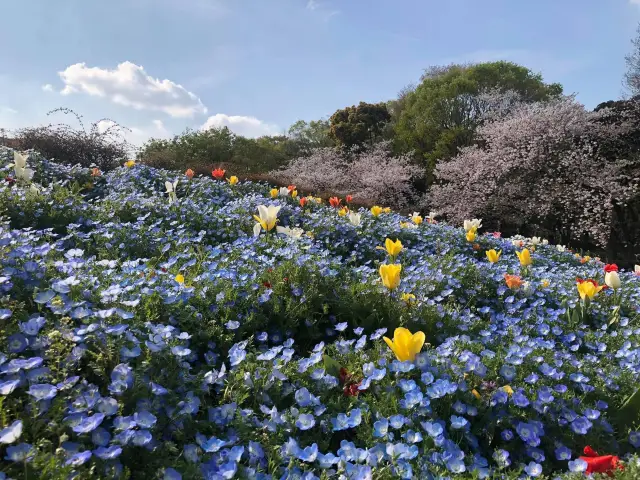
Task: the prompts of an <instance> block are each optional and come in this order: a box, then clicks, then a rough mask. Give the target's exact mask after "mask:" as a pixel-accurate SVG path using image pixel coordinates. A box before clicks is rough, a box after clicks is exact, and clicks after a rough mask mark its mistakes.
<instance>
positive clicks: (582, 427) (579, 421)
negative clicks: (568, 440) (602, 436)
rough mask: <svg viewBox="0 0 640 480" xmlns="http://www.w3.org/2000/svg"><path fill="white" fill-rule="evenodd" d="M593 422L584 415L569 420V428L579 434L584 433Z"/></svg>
mask: <svg viewBox="0 0 640 480" xmlns="http://www.w3.org/2000/svg"><path fill="white" fill-rule="evenodd" d="M592 426H593V424H592V423H591V422H590V421H589V420H588V419H587V418H586V417H578V418H576V419H575V420H574V421H573V422H571V430H573V431H574V432H575V433H577V434H579V435H586V433H587V432H588V431H589V429H590V428H591V427H592Z"/></svg>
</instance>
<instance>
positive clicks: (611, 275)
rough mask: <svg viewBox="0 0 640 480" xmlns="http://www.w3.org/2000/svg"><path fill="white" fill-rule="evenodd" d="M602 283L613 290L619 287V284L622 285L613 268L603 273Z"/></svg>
mask: <svg viewBox="0 0 640 480" xmlns="http://www.w3.org/2000/svg"><path fill="white" fill-rule="evenodd" d="M604 283H606V284H607V286H608V287H611V288H613V289H614V290H616V289H618V288H620V286H621V285H622V283H621V282H620V276H619V275H618V272H616V271H615V270H613V271H610V272H607V273H605V274H604Z"/></svg>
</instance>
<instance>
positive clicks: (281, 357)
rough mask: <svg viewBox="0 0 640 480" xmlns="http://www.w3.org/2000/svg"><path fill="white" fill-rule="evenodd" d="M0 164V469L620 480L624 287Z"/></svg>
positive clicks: (402, 235) (626, 440)
mask: <svg viewBox="0 0 640 480" xmlns="http://www.w3.org/2000/svg"><path fill="white" fill-rule="evenodd" d="M12 163H14V157H13V152H12V151H9V150H3V151H0V214H1V215H2V216H3V225H2V226H1V227H0V262H1V264H0V321H1V322H2V324H1V325H2V329H1V330H0V352H2V353H1V354H0V403H1V406H2V409H1V415H0V447H1V450H0V453H1V454H2V460H1V463H2V465H1V467H0V470H2V471H3V472H5V474H6V476H5V477H2V475H1V474H0V478H60V479H63V478H64V479H66V478H70V477H72V478H133V479H137V478H166V479H177V478H185V479H187V478H206V479H223V478H260V479H267V478H274V479H276V478H284V479H294V478H303V479H313V478H333V477H335V478H345V479H347V478H348V479H366V478H434V479H435V478H453V477H456V478H458V477H459V478H469V479H471V478H494V477H495V478H513V479H515V478H527V477H539V478H542V477H543V476H544V475H548V476H550V477H554V476H560V475H562V476H563V478H565V477H566V478H574V477H575V478H580V477H582V476H583V475H584V473H582V472H597V471H603V472H611V473H612V474H615V475H617V476H620V478H637V475H638V474H639V470H638V467H637V465H636V459H635V458H636V457H635V456H634V452H635V451H636V448H637V447H639V446H640V434H639V433H638V432H636V430H635V428H636V425H637V423H638V406H637V404H640V400H638V399H637V398H636V397H634V396H633V394H634V392H635V391H636V389H637V387H638V374H639V372H640V348H638V339H639V336H640V307H639V304H640V277H639V276H637V275H636V274H635V273H634V272H623V271H617V270H616V268H615V267H614V266H611V265H608V266H605V265H604V264H603V263H602V262H600V261H599V260H597V259H591V258H589V257H587V256H581V255H578V254H574V253H571V252H568V251H565V250H564V249H563V248H562V247H557V246H553V245H547V244H545V242H543V241H541V240H540V239H535V238H534V239H520V238H516V239H502V238H500V236H499V235H498V234H485V233H483V232H482V227H481V222H479V221H469V222H465V225H464V228H460V227H454V226H449V225H444V224H439V223H437V221H436V220H434V216H433V215H431V216H430V217H429V218H428V219H427V218H424V219H423V218H422V217H421V216H420V215H418V214H414V215H412V216H411V217H402V216H400V215H397V214H395V213H393V212H390V211H388V210H385V209H384V208H376V207H374V208H373V209H371V210H365V209H360V210H359V211H355V209H349V202H347V200H346V199H335V200H333V199H332V201H331V203H330V204H324V203H319V202H318V201H317V199H315V198H314V197H309V196H307V197H302V196H301V193H298V192H297V191H296V189H295V187H294V186H291V188H282V189H279V190H277V189H276V190H274V191H271V189H270V187H269V186H268V185H266V184H262V183H250V182H238V181H237V178H236V179H235V180H234V179H232V177H231V176H230V175H229V176H227V174H226V172H224V171H221V170H216V171H214V172H213V175H214V177H216V178H211V177H210V178H204V177H198V176H194V175H193V172H190V173H189V174H188V175H183V176H180V175H178V176H176V174H175V173H173V172H168V171H164V170H156V169H153V168H150V167H145V166H141V165H136V164H135V162H127V164H126V166H123V167H121V168H119V169H116V170H114V171H112V172H110V173H109V174H104V175H103V174H102V173H101V172H100V171H99V170H97V169H93V170H91V169H83V168H78V167H75V168H69V167H64V166H61V165H56V164H55V163H52V162H46V161H39V160H37V159H36V158H35V157H34V156H31V157H29V158H28V161H27V162H26V164H23V163H21V161H19V162H16V163H17V166H13V165H12ZM17 169H22V170H25V169H30V171H29V172H27V171H26V170H25V171H20V170H17ZM31 171H32V172H33V173H31ZM25 172H26V173H25ZM16 173H18V174H19V175H16ZM178 177H179V178H178ZM227 178H229V179H232V180H231V181H228V180H227ZM176 180H178V182H177V183H176ZM377 247H381V248H377ZM525 252H526V253H525ZM603 285H608V287H607V288H601V287H603ZM385 337H386V338H385ZM629 398H631V400H630V401H629V402H627V403H626V404H625V401H626V400H627V399H629ZM623 405H624V407H623ZM596 452H597V453H596ZM571 472H573V473H571Z"/></svg>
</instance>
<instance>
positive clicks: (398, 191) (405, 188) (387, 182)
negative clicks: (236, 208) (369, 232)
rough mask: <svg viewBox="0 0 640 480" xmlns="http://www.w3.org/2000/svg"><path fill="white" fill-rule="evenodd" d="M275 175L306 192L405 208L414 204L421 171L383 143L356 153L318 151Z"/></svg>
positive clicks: (330, 149) (292, 163) (272, 173)
mask: <svg viewBox="0 0 640 480" xmlns="http://www.w3.org/2000/svg"><path fill="white" fill-rule="evenodd" d="M271 175H272V176H273V177H275V178H276V179H279V180H280V181H281V182H283V183H284V184H286V183H289V184H294V185H297V186H298V187H299V188H303V189H304V190H305V191H310V192H319V193H331V194H336V195H341V196H345V195H349V194H351V195H353V197H354V199H356V200H359V201H366V202H369V203H372V204H373V203H379V204H383V205H389V206H394V207H398V208H401V207H405V206H407V205H409V204H411V203H413V202H414V200H415V195H416V192H415V190H414V188H413V183H414V181H415V180H417V179H418V178H419V177H420V176H421V169H420V168H418V167H417V166H415V165H413V164H412V162H411V160H410V158H409V157H408V156H406V155H405V156H397V157H394V156H393V155H392V153H391V149H390V145H389V143H387V142H381V143H378V144H376V145H374V146H373V147H369V148H365V149H364V150H358V151H352V152H343V151H339V150H336V149H332V148H322V149H316V150H314V151H313V152H312V153H311V155H309V156H307V157H300V158H298V159H295V160H293V161H292V162H291V163H290V164H289V165H288V166H287V167H286V168H284V169H281V170H278V171H274V172H271Z"/></svg>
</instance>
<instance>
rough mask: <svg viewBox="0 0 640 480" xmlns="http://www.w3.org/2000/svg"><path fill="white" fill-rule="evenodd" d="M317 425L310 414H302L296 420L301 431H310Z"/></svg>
mask: <svg viewBox="0 0 640 480" xmlns="http://www.w3.org/2000/svg"><path fill="white" fill-rule="evenodd" d="M315 424H316V420H315V418H314V416H313V415H311V414H308V413H302V414H300V415H299V416H298V418H297V420H296V427H298V428H299V429H300V430H309V429H310V428H313V426H314V425H315Z"/></svg>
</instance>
